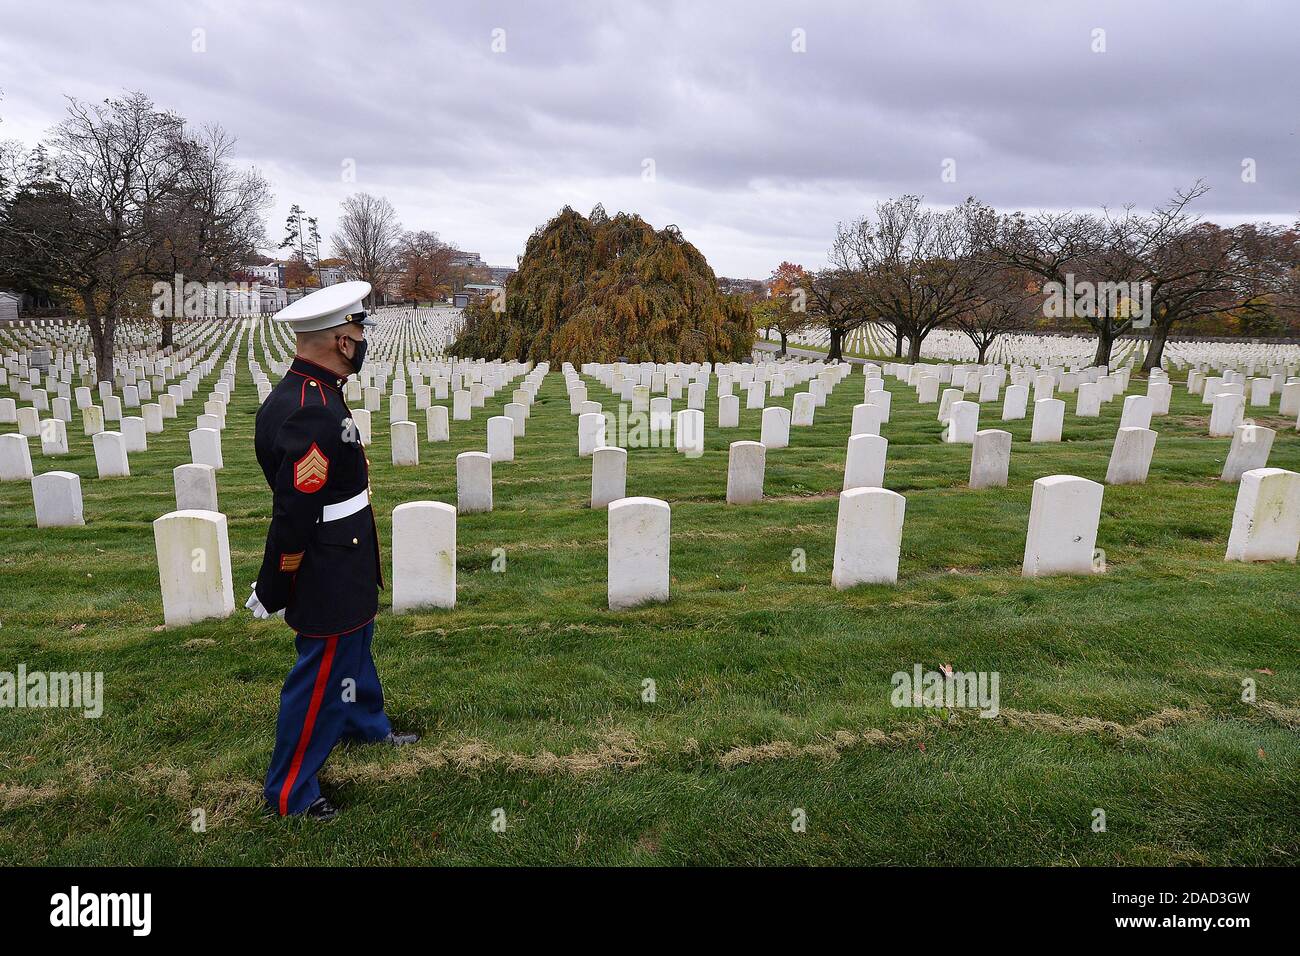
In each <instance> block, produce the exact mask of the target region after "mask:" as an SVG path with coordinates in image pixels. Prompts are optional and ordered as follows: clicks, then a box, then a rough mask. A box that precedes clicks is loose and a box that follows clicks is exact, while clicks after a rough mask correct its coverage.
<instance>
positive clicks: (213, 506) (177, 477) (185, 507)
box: [172, 464, 221, 511]
mask: <svg viewBox="0 0 1300 956" xmlns="http://www.w3.org/2000/svg"><path fill="white" fill-rule="evenodd" d="M172 484H173V485H174V486H175V489H176V510H177V511H220V510H221V509H220V508H218V507H217V469H215V468H213V467H212V466H211V465H197V464H189V465H178V466H177V467H175V468H173V469H172Z"/></svg>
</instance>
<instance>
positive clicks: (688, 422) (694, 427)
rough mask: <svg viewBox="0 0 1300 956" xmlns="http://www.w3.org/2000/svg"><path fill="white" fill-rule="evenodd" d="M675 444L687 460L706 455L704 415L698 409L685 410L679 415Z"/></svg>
mask: <svg viewBox="0 0 1300 956" xmlns="http://www.w3.org/2000/svg"><path fill="white" fill-rule="evenodd" d="M675 444H676V448H677V450H678V451H679V452H681V453H682V454H684V455H685V456H686V457H687V458H699V457H700V456H701V455H703V454H704V413H703V412H702V411H700V410H699V409H698V408H684V409H682V410H681V411H680V412H678V413H677V427H676V436H675Z"/></svg>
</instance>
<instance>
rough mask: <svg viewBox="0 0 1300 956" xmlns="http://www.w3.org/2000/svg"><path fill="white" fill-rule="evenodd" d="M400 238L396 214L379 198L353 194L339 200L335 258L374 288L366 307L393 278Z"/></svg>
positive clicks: (396, 268) (391, 207)
mask: <svg viewBox="0 0 1300 956" xmlns="http://www.w3.org/2000/svg"><path fill="white" fill-rule="evenodd" d="M401 238H402V226H401V224H400V223H399V222H398V221H397V210H395V209H394V208H393V205H392V203H390V202H389V201H388V200H387V199H385V198H384V197H383V196H371V195H370V194H369V193H357V194H356V195H355V196H349V197H348V198H347V199H345V200H343V215H342V216H340V217H339V223H338V232H337V234H336V235H335V236H334V250H335V255H337V256H338V257H339V258H340V259H342V260H343V263H344V266H345V267H346V269H347V271H348V272H349V273H350V274H351V275H352V276H353V277H354V278H357V279H361V280H363V281H365V282H369V283H370V284H371V285H372V286H374V288H373V290H372V291H371V293H370V298H369V300H368V301H367V303H366V304H367V305H368V306H373V305H374V303H375V302H376V301H377V299H378V297H379V296H380V295H382V294H384V293H385V292H386V291H387V288H388V283H389V281H390V279H392V278H393V277H394V276H395V275H396V274H397V271H398V266H399V261H400V258H399V249H400V243H401Z"/></svg>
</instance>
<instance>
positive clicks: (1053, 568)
mask: <svg viewBox="0 0 1300 956" xmlns="http://www.w3.org/2000/svg"><path fill="white" fill-rule="evenodd" d="M1053 401H1058V399H1053ZM1104 491H1105V486H1104V485H1099V484H1097V482H1095V481H1089V480H1088V479H1087V478H1077V477H1075V476H1074V475H1050V476H1048V477H1046V478H1039V479H1038V480H1037V481H1035V482H1034V494H1033V498H1032V500H1031V501H1030V504H1029V530H1028V533H1027V534H1026V535H1025V560H1024V563H1023V564H1022V566H1021V574H1022V576H1024V577H1027V578H1033V577H1039V576H1041V575H1045V574H1091V573H1092V572H1093V569H1094V568H1095V567H1096V564H1095V561H1094V556H1095V553H1096V545H1097V524H1098V522H1099V521H1100V520H1101V498H1102V494H1103V492H1104Z"/></svg>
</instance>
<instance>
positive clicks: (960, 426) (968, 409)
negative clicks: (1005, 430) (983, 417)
mask: <svg viewBox="0 0 1300 956" xmlns="http://www.w3.org/2000/svg"><path fill="white" fill-rule="evenodd" d="M979 427H980V406H979V403H978V402H960V401H959V402H953V403H952V417H951V418H950V419H949V420H948V423H947V429H946V431H945V440H946V441H947V442H949V443H950V444H954V445H969V444H971V442H973V441H975V432H977V431H978V430H979Z"/></svg>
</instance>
